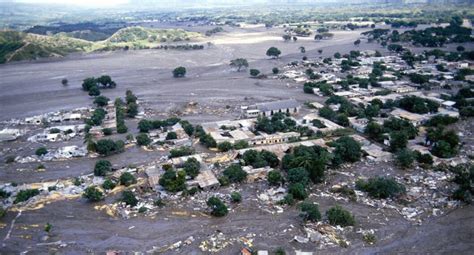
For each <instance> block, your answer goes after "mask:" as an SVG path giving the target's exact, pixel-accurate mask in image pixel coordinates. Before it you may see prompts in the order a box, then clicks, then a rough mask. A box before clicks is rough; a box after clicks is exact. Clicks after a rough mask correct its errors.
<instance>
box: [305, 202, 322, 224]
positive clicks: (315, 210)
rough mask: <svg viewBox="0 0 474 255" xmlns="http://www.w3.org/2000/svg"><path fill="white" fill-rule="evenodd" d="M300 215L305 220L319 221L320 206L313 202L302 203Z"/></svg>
mask: <svg viewBox="0 0 474 255" xmlns="http://www.w3.org/2000/svg"><path fill="white" fill-rule="evenodd" d="M300 216H301V217H302V218H303V220H304V221H311V222H317V221H319V220H321V213H320V212H319V206H318V205H316V204H312V203H302V204H301V214H300Z"/></svg>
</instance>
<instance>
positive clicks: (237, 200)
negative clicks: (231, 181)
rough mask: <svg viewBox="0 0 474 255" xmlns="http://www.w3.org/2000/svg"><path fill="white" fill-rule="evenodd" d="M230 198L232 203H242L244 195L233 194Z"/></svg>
mask: <svg viewBox="0 0 474 255" xmlns="http://www.w3.org/2000/svg"><path fill="white" fill-rule="evenodd" d="M230 198H231V199H232V202H234V203H240V202H241V201H242V195H240V193H239V192H235V191H234V192H232V193H231V194H230Z"/></svg>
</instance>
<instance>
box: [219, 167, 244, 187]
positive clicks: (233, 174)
mask: <svg viewBox="0 0 474 255" xmlns="http://www.w3.org/2000/svg"><path fill="white" fill-rule="evenodd" d="M223 174H224V176H225V177H227V178H228V179H229V181H230V182H232V183H235V182H243V181H245V179H247V172H245V171H244V170H242V167H241V166H240V165H237V164H233V165H230V166H229V167H227V168H226V169H225V170H224V172H223Z"/></svg>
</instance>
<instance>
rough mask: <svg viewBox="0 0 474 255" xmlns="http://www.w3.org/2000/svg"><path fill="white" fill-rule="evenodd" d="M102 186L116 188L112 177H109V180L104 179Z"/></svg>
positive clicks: (108, 188) (107, 188)
mask: <svg viewBox="0 0 474 255" xmlns="http://www.w3.org/2000/svg"><path fill="white" fill-rule="evenodd" d="M102 188H103V189H105V190H111V189H114V188H115V182H113V181H112V180H110V179H107V180H105V181H104V183H102Z"/></svg>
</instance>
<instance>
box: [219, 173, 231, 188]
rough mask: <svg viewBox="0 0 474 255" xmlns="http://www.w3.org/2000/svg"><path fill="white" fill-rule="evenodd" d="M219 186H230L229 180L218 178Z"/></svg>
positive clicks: (223, 177) (225, 177)
mask: <svg viewBox="0 0 474 255" xmlns="http://www.w3.org/2000/svg"><path fill="white" fill-rule="evenodd" d="M219 184H220V185H221V186H224V187H225V186H228V185H229V184H230V181H229V178H227V176H221V177H219Z"/></svg>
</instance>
